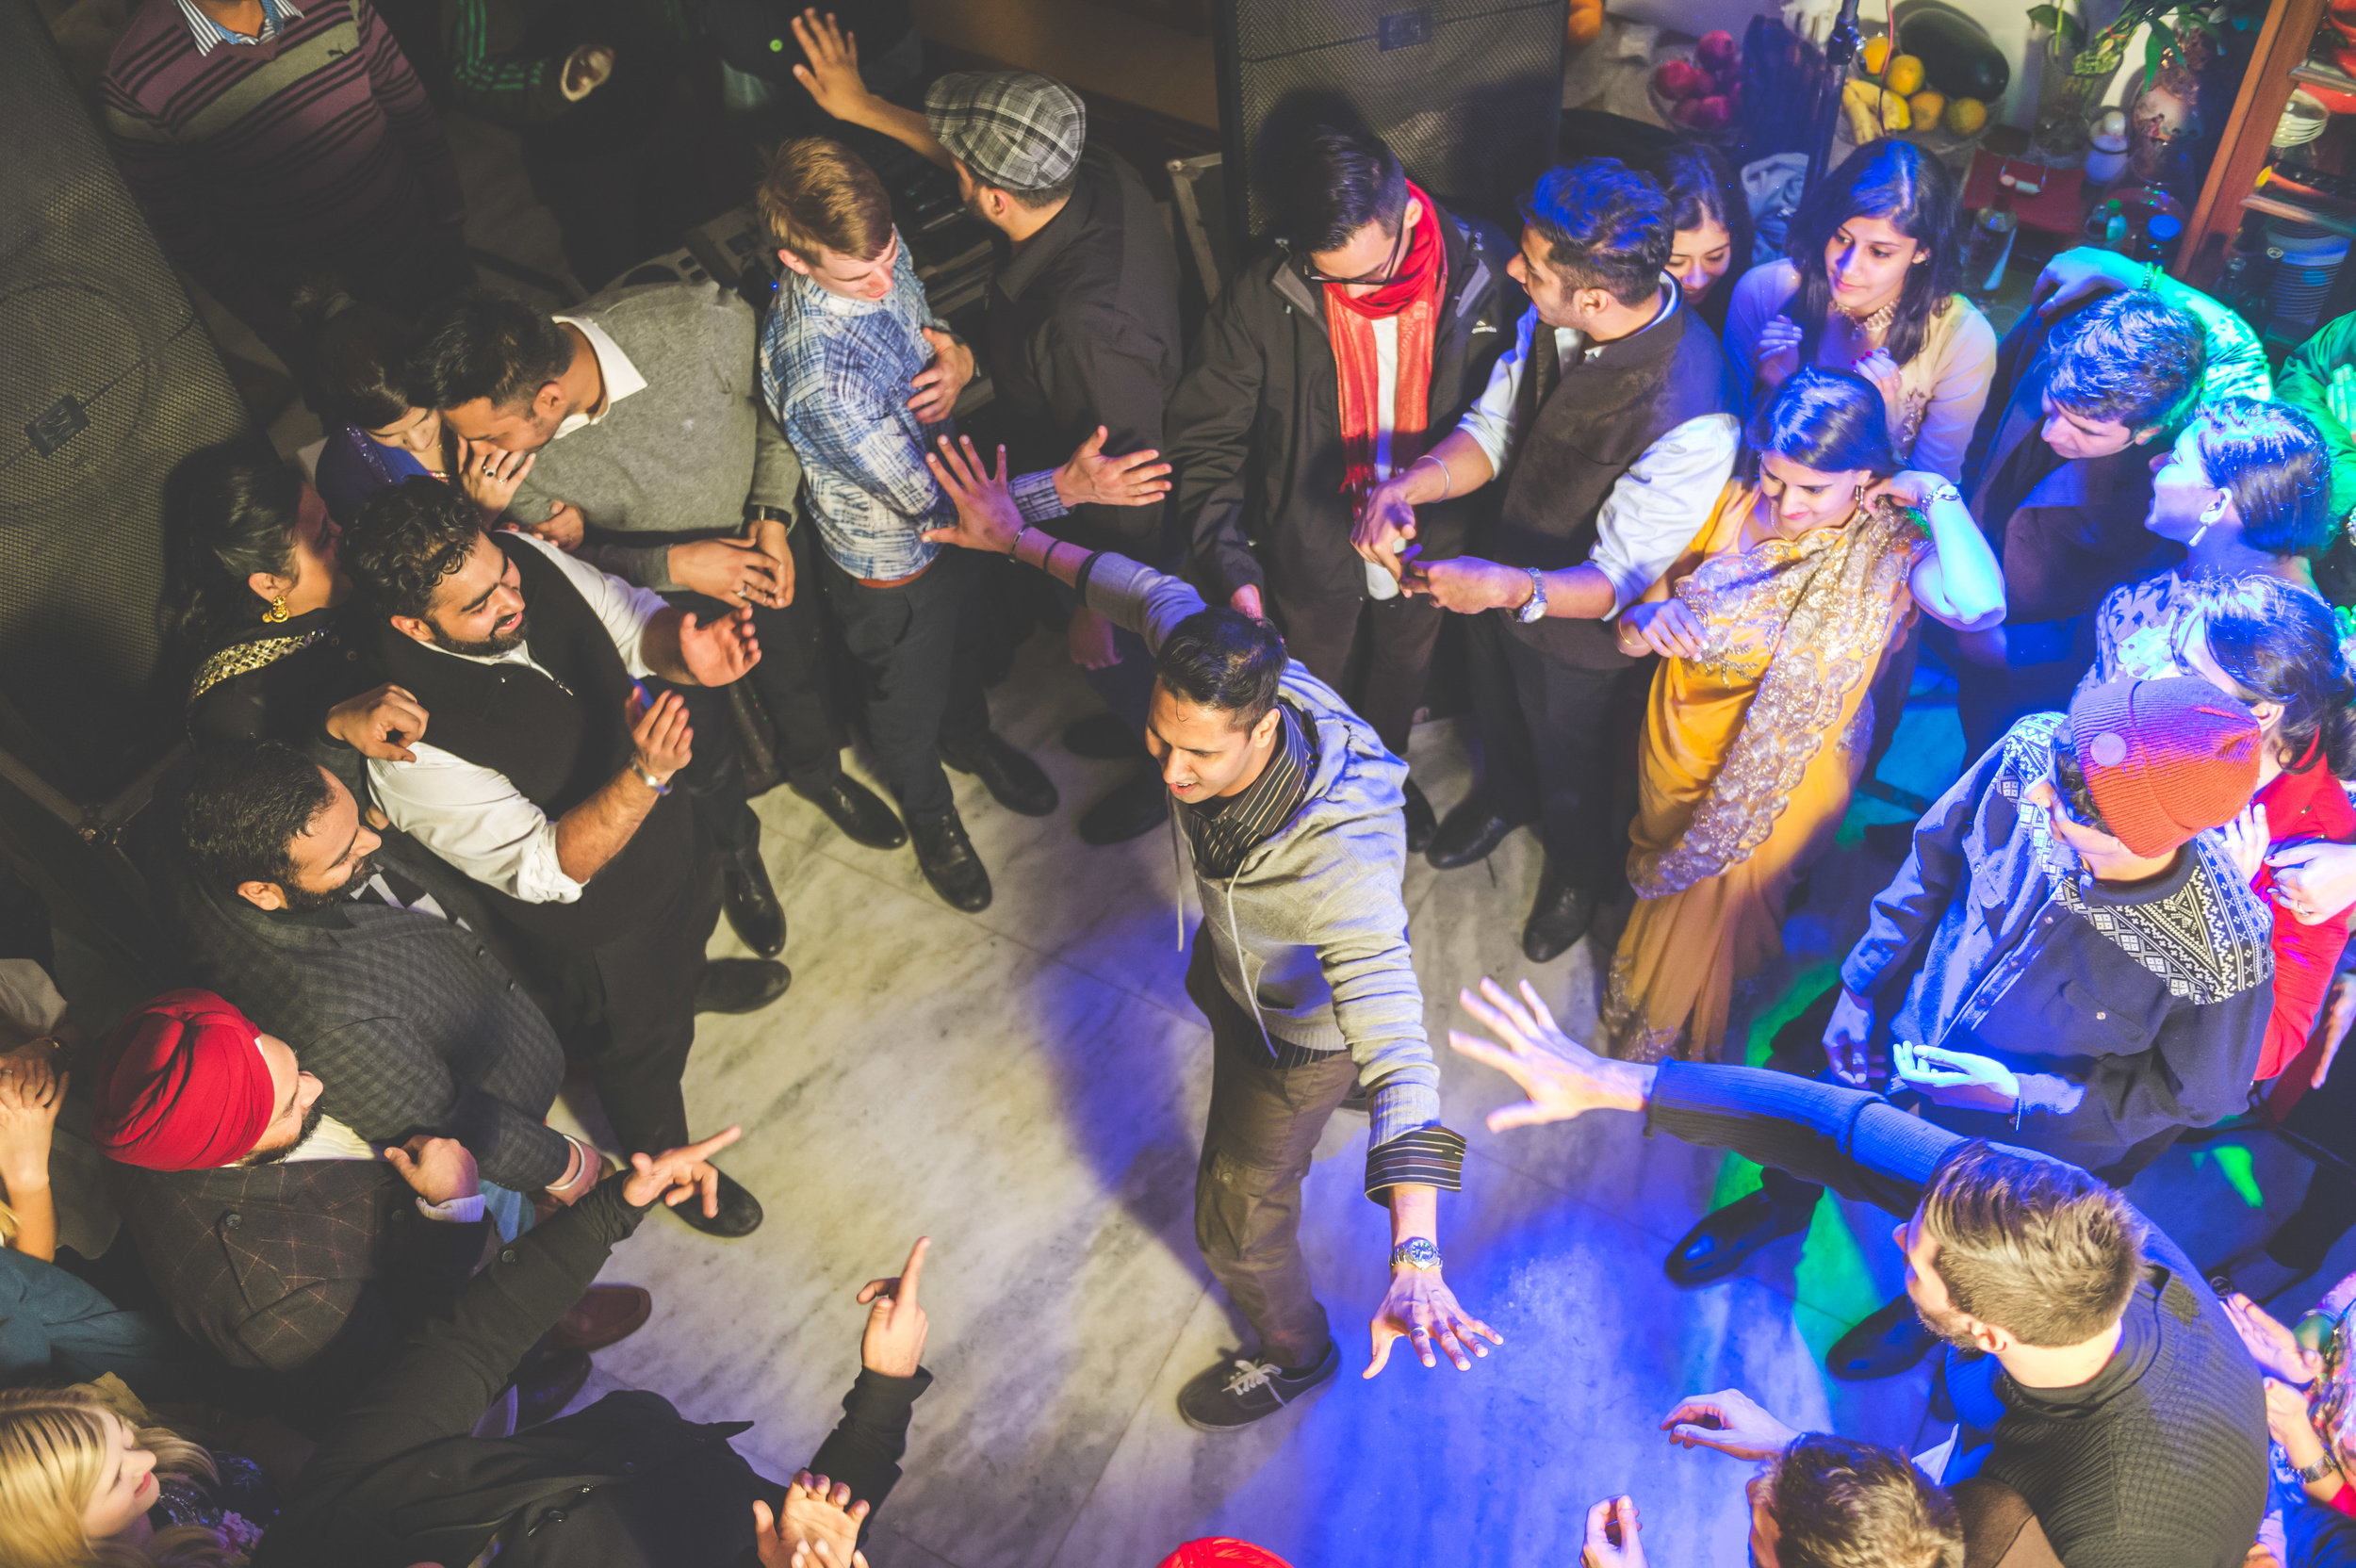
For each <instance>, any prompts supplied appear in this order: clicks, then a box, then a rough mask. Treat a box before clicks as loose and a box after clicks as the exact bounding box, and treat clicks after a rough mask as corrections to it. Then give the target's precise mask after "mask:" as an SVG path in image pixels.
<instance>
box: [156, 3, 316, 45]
mask: <svg viewBox="0 0 2356 1568" xmlns="http://www.w3.org/2000/svg"><path fill="white" fill-rule="evenodd" d="M180 14H181V15H182V16H183V17H185V18H186V19H187V20H188V32H189V34H190V35H191V36H193V37H194V38H195V40H196V52H197V53H198V54H199V55H209V54H211V53H212V52H213V46H214V45H215V44H220V43H268V42H269V41H270V40H271V39H274V38H276V37H277V36H278V29H280V28H281V27H284V26H285V25H286V24H287V23H289V22H292V21H293V20H294V19H295V18H297V17H299V16H301V15H302V14H303V9H302V8H301V7H299V6H296V5H294V4H292V3H291V0H262V30H261V31H260V32H258V33H256V34H255V35H254V37H252V38H248V37H246V36H245V35H244V34H243V33H233V32H231V31H230V30H229V29H228V28H226V27H224V26H222V25H221V24H220V23H218V22H216V21H214V20H213V19H212V18H211V17H209V16H206V15H205V11H204V8H202V7H200V6H198V5H197V3H196V0H180Z"/></svg>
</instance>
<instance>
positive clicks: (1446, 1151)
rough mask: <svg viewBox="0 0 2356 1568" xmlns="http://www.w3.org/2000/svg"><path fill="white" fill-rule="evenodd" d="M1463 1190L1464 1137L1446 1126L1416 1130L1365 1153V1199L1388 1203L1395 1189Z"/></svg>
mask: <svg viewBox="0 0 2356 1568" xmlns="http://www.w3.org/2000/svg"><path fill="white" fill-rule="evenodd" d="M1400 1185H1407V1186H1427V1187H1438V1188H1439V1189H1440V1190H1441V1191H1443V1192H1462V1191H1463V1190H1464V1135H1463V1134H1462V1133H1454V1132H1450V1131H1449V1130H1448V1128H1446V1127H1440V1126H1431V1127H1417V1128H1415V1129H1414V1130H1412V1131H1410V1132H1405V1133H1401V1134H1399V1136H1397V1137H1395V1138H1393V1139H1391V1140H1390V1141H1389V1142H1388V1143H1385V1144H1383V1146H1382V1147H1381V1148H1378V1149H1369V1150H1367V1151H1366V1196H1367V1197H1368V1198H1371V1199H1372V1200H1374V1201H1376V1202H1378V1203H1381V1202H1384V1201H1387V1200H1388V1195H1389V1192H1390V1189H1391V1188H1392V1187H1394V1186H1400Z"/></svg>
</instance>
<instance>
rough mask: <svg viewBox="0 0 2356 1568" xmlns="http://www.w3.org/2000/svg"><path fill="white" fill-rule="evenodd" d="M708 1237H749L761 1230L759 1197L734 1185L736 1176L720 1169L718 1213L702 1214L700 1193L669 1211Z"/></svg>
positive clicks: (702, 1200)
mask: <svg viewBox="0 0 2356 1568" xmlns="http://www.w3.org/2000/svg"><path fill="white" fill-rule="evenodd" d="M671 1212H672V1213H673V1214H675V1215H677V1216H679V1217H680V1218H681V1219H683V1220H685V1221H687V1223H688V1224H689V1225H691V1226H693V1227H695V1229H696V1230H698V1231H701V1232H702V1233H704V1234H706V1235H708V1236H748V1235H751V1234H752V1233H754V1232H755V1231H758V1230H760V1229H761V1200H760V1199H758V1198H755V1197H754V1196H753V1195H752V1194H751V1193H749V1192H746V1191H745V1190H744V1188H743V1187H741V1186H738V1185H737V1184H736V1178H735V1177H733V1176H731V1175H729V1174H728V1172H727V1171H725V1170H723V1171H722V1172H720V1212H719V1213H718V1214H716V1215H709V1216H707V1215H706V1214H705V1213H704V1199H703V1194H702V1193H700V1192H699V1193H696V1194H695V1195H694V1196H692V1197H690V1198H689V1199H688V1200H687V1201H685V1202H683V1203H681V1204H679V1207H677V1208H675V1209H673V1210H672V1211H671Z"/></svg>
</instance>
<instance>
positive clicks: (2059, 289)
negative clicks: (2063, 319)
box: [2029, 245, 2140, 321]
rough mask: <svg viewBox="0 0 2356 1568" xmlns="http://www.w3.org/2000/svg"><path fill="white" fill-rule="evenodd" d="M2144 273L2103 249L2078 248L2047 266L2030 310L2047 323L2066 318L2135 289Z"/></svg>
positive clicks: (2032, 289)
mask: <svg viewBox="0 0 2356 1568" xmlns="http://www.w3.org/2000/svg"><path fill="white" fill-rule="evenodd" d="M2139 270H2140V269H2139V268H2137V267H2136V266H2135V263H2134V262H2132V261H2129V260H2127V259H2126V258H2125V257H2124V256H2121V255H2119V254H2118V253H2115V252H2111V251H2105V250H2103V249H2102V248H2101V247H2100V246H2095V245H2078V246H2073V247H2071V248H2070V250H2067V251H2064V252H2062V253H2060V254H2059V255H2056V256H2055V257H2054V258H2053V260H2051V261H2049V262H2047V263H2046V264H2045V270H2044V271H2042V272H2039V273H2038V274H2037V282H2036V284H2034V285H2033V286H2031V287H2030V289H2029V306H2030V308H2031V309H2033V310H2035V311H2036V312H2037V314H2038V315H2039V316H2041V317H2043V318H2044V319H2046V320H2048V321H2051V320H2052V319H2053V318H2054V317H2056V316H2061V315H2066V314H2067V313H2069V312H2070V311H2073V310H2075V309H2077V308H2078V307H2079V306H2080V305H2082V304H2085V303H2086V302H2087V301H2089V300H2099V299H2101V298H2102V296H2103V295H2105V294H2111V293H2116V292H2117V291H2119V290H2120V289H2123V288H2133V287H2134V286H2135V274H2136V273H2137V272H2138V271H2139Z"/></svg>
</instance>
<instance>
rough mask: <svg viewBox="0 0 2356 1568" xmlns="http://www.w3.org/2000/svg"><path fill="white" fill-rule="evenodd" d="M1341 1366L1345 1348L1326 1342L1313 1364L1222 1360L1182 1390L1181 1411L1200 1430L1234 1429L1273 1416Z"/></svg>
mask: <svg viewBox="0 0 2356 1568" xmlns="http://www.w3.org/2000/svg"><path fill="white" fill-rule="evenodd" d="M1341 1369H1342V1348H1341V1347H1340V1346H1338V1345H1336V1344H1334V1343H1333V1341H1332V1340H1330V1339H1329V1340H1327V1341H1326V1342H1325V1354H1324V1355H1322V1356H1320V1357H1318V1358H1317V1364H1316V1365H1314V1366H1305V1367H1302V1368H1301V1370H1300V1371H1298V1372H1288V1371H1286V1370H1285V1369H1284V1368H1283V1367H1281V1366H1279V1365H1277V1364H1275V1363H1274V1362H1272V1361H1258V1360H1252V1359H1250V1358H1245V1359H1239V1360H1236V1361H1232V1362H1221V1363H1219V1364H1218V1365H1217V1366H1213V1367H1210V1368H1208V1369H1206V1370H1204V1371H1201V1372H1198V1373H1196V1374H1195V1375H1194V1376H1193V1377H1191V1378H1189V1379H1187V1380H1186V1387H1184V1388H1182V1389H1180V1390H1179V1391H1178V1414H1179V1416H1180V1417H1181V1418H1182V1419H1184V1420H1185V1422H1186V1425H1187V1426H1189V1427H1192V1428H1193V1429H1195V1430H1197V1431H1200V1432H1232V1431H1234V1430H1235V1429H1237V1428H1238V1427H1249V1426H1250V1425H1252V1423H1253V1422H1254V1421H1259V1420H1263V1419H1265V1418H1267V1417H1268V1416H1271V1415H1274V1414H1275V1413H1277V1412H1278V1411H1280V1410H1283V1409H1284V1407H1285V1406H1286V1405H1289V1404H1291V1403H1292V1402H1293V1401H1295V1400H1296V1399H1299V1398H1300V1397H1301V1396H1302V1395H1304V1394H1306V1393H1308V1392H1309V1391H1310V1390H1311V1389H1313V1388H1316V1387H1317V1385H1318V1384H1320V1383H1323V1382H1326V1381H1328V1380H1331V1379H1332V1378H1333V1374H1334V1373H1336V1372H1338V1371H1340V1370H1341Z"/></svg>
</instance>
